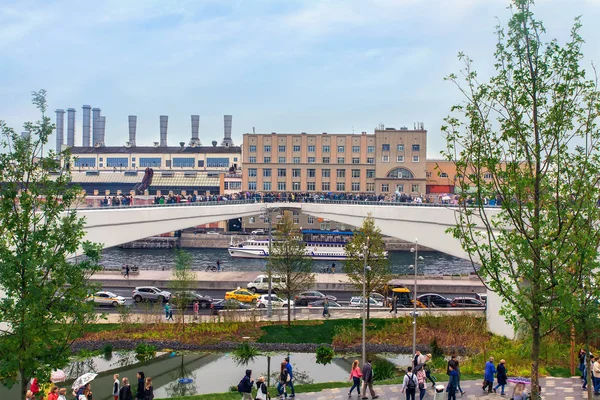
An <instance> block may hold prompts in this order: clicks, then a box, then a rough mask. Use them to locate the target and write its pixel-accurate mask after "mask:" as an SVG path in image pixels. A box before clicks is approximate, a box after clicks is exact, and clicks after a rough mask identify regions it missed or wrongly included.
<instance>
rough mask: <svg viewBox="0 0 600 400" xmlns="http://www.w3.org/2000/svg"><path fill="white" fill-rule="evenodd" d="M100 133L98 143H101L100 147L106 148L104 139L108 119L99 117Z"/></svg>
mask: <svg viewBox="0 0 600 400" xmlns="http://www.w3.org/2000/svg"><path fill="white" fill-rule="evenodd" d="M98 133H99V135H100V137H99V138H98V139H99V142H98V143H100V146H102V147H104V138H105V137H106V117H105V116H102V115H101V116H100V117H98Z"/></svg>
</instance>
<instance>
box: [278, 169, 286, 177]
mask: <svg viewBox="0 0 600 400" xmlns="http://www.w3.org/2000/svg"><path fill="white" fill-rule="evenodd" d="M285 172H286V170H285V168H277V176H278V177H280V178H281V177H284V176H286V174H285Z"/></svg>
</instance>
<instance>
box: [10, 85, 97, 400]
mask: <svg viewBox="0 0 600 400" xmlns="http://www.w3.org/2000/svg"><path fill="white" fill-rule="evenodd" d="M33 103H34V104H35V105H36V106H37V108H38V109H39V110H40V112H41V113H42V118H41V120H40V121H38V122H35V123H26V124H25V130H26V131H27V135H26V136H25V137H21V136H20V135H18V134H17V133H15V131H14V130H13V129H12V128H10V127H8V126H7V125H6V123H5V122H4V121H0V131H1V139H0V140H1V142H0V146H1V147H2V152H0V185H1V187H2V195H1V196H0V287H1V288H2V289H3V291H4V292H5V295H4V296H2V298H1V299H0V321H2V322H3V323H5V324H6V328H4V329H2V340H0V375H1V376H2V377H3V383H4V384H5V385H8V386H12V385H13V384H15V383H16V382H17V381H18V380H20V386H21V391H22V393H23V395H24V394H25V389H26V387H27V382H28V380H29V379H30V378H32V377H37V378H39V379H40V381H47V378H49V373H50V371H51V369H52V368H59V367H63V366H64V365H66V364H67V363H68V360H69V356H70V349H69V346H70V345H71V343H72V342H73V341H74V340H75V339H76V338H77V337H78V336H80V335H81V334H82V333H83V331H84V329H85V327H86V325H87V324H89V323H90V322H91V321H93V320H95V318H96V315H95V313H94V310H93V305H92V303H91V302H86V301H85V299H86V297H87V296H88V294H89V293H90V292H91V291H92V290H93V287H92V286H91V285H90V284H89V282H88V278H89V277H90V276H91V275H92V274H93V273H94V272H95V271H97V270H98V268H99V267H98V259H99V254H100V250H101V246H99V245H97V244H92V243H89V242H84V241H83V237H84V234H85V231H84V226H85V223H84V220H83V219H82V218H79V217H78V216H77V214H76V212H75V209H74V208H73V206H74V204H75V202H76V200H77V198H78V196H79V195H80V190H79V189H78V188H77V187H74V186H73V185H71V174H70V172H69V170H68V169H66V168H62V167H61V161H60V160H63V163H64V165H66V164H68V163H69V158H70V155H69V152H68V151H63V152H61V153H59V154H56V153H54V152H53V151H49V152H48V153H47V156H46V157H43V156H42V148H43V146H44V145H46V144H47V143H48V138H49V136H50V134H51V133H52V131H53V129H54V126H53V125H52V123H51V122H50V119H49V118H48V117H47V116H46V114H45V113H46V108H47V105H46V92H45V91H44V90H40V91H39V92H34V93H33ZM81 249H82V250H83V254H84V256H80V257H75V258H74V259H71V260H69V259H68V258H69V257H71V256H72V255H74V254H75V253H76V252H77V251H78V250H81Z"/></svg>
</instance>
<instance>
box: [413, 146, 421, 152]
mask: <svg viewBox="0 0 600 400" xmlns="http://www.w3.org/2000/svg"><path fill="white" fill-rule="evenodd" d="M420 150H421V145H418V144H413V145H412V151H420Z"/></svg>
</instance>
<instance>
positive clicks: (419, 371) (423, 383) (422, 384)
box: [413, 363, 427, 400]
mask: <svg viewBox="0 0 600 400" xmlns="http://www.w3.org/2000/svg"><path fill="white" fill-rule="evenodd" d="M413 373H414V374H415V375H417V382H418V383H419V400H423V397H425V394H426V393H427V375H426V374H425V363H423V364H419V365H417V366H416V367H415V369H413Z"/></svg>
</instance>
